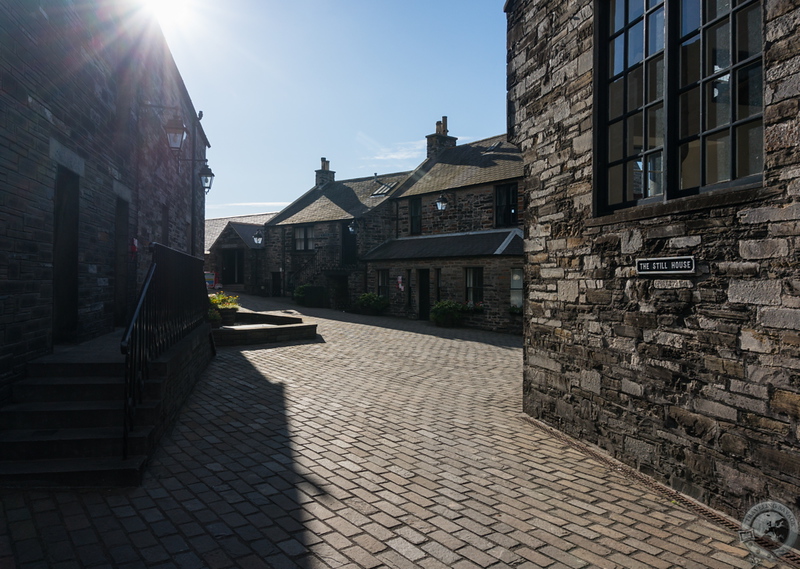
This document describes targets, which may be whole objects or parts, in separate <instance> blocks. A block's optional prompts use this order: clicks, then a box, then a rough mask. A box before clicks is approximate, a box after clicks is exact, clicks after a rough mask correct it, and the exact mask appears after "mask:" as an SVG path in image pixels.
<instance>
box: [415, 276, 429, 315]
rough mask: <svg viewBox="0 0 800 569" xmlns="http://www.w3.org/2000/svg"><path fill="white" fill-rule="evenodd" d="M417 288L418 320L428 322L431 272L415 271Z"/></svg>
mask: <svg viewBox="0 0 800 569" xmlns="http://www.w3.org/2000/svg"><path fill="white" fill-rule="evenodd" d="M417 281H418V282H417V287H418V290H419V319H420V320H428V319H429V318H430V316H431V271H430V269H419V270H418V271H417Z"/></svg>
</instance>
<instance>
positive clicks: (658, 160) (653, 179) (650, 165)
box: [645, 152, 664, 197]
mask: <svg viewBox="0 0 800 569" xmlns="http://www.w3.org/2000/svg"><path fill="white" fill-rule="evenodd" d="M645 191H646V195H645V197H650V196H660V195H661V194H663V193H664V158H663V154H662V153H661V152H657V153H655V154H651V155H650V156H648V157H647V187H646V188H645Z"/></svg>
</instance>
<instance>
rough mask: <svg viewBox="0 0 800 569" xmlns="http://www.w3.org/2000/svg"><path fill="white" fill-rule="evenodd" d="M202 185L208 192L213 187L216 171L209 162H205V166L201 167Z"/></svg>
mask: <svg viewBox="0 0 800 569" xmlns="http://www.w3.org/2000/svg"><path fill="white" fill-rule="evenodd" d="M198 173H199V174H200V185H201V186H203V189H204V190H205V191H206V193H208V191H209V190H210V189H211V184H213V183H214V172H212V171H211V168H209V167H208V164H203V167H202V168H200V172H198Z"/></svg>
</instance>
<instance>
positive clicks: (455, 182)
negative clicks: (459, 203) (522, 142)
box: [394, 134, 523, 197]
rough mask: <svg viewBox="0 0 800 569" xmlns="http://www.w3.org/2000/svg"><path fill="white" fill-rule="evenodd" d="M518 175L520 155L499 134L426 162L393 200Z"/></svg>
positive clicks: (520, 173)
mask: <svg viewBox="0 0 800 569" xmlns="http://www.w3.org/2000/svg"><path fill="white" fill-rule="evenodd" d="M522 176H523V164H522V153H521V152H520V151H519V149H518V148H517V147H516V146H514V145H513V144H511V143H509V142H507V141H506V135H505V134H501V135H498V136H493V137H491V138H486V139H484V140H479V141H477V142H470V143H467V144H461V145H459V146H454V147H452V148H447V149H445V150H443V151H442V152H441V153H440V154H439V155H437V156H435V157H433V158H430V159H426V160H425V162H423V163H422V164H420V166H419V167H418V168H417V169H416V170H415V171H414V172H413V173H412V174H411V176H410V177H409V180H408V182H407V183H406V184H405V187H404V189H403V190H401V191H400V192H398V193H397V194H396V195H395V196H394V197H408V196H415V195H422V194H430V193H436V192H442V191H446V190H454V189H457V188H465V187H468V186H477V185H483V184H493V183H497V182H501V181H503V180H511V179H514V178H521V177H522Z"/></svg>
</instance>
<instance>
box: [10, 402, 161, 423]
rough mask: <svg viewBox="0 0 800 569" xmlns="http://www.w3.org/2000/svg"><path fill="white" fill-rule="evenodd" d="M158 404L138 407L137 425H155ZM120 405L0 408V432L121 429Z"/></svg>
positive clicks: (45, 404) (33, 404)
mask: <svg viewBox="0 0 800 569" xmlns="http://www.w3.org/2000/svg"><path fill="white" fill-rule="evenodd" d="M159 406H160V404H159V403H158V402H156V401H149V400H146V401H144V402H143V403H142V404H141V405H139V406H138V407H137V418H136V423H137V424H139V425H149V424H155V418H156V412H157V409H158V407H159ZM122 414H123V402H122V401H35V402H29V403H12V404H11V405H6V406H5V407H3V408H0V430H46V429H79V428H87V427H108V426H109V425H112V426H120V427H121V426H122V424H123V415H122Z"/></svg>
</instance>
